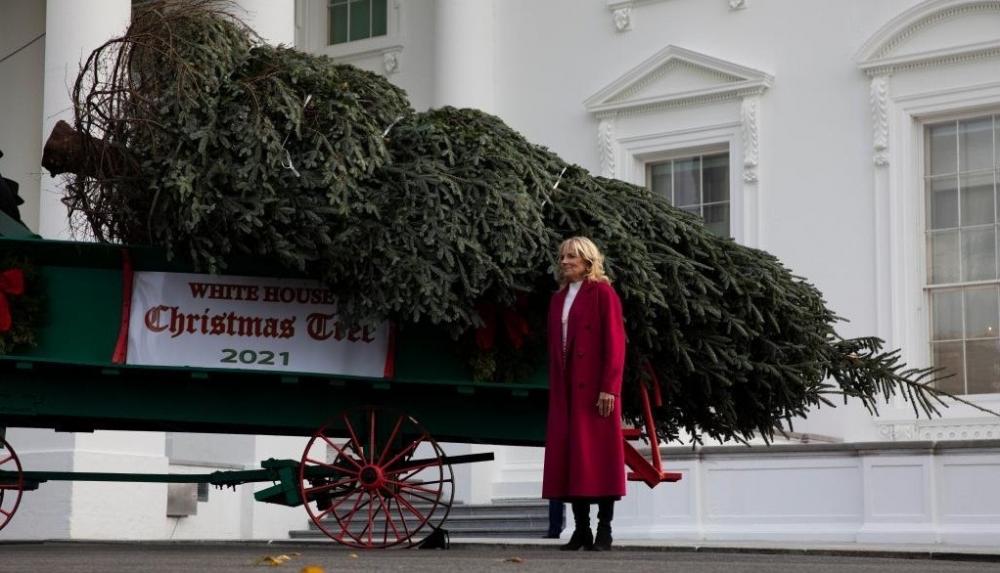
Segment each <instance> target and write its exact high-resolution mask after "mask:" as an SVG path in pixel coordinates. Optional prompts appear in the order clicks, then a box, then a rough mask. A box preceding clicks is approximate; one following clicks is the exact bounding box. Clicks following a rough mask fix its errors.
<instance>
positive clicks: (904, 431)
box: [878, 423, 917, 442]
mask: <svg viewBox="0 0 1000 573" xmlns="http://www.w3.org/2000/svg"><path fill="white" fill-rule="evenodd" d="M878 433H879V435H880V436H882V438H884V439H885V440H887V441H890V442H911V441H913V440H914V439H916V435H917V425H916V424H913V423H908V424H879V428H878Z"/></svg>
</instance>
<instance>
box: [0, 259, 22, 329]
mask: <svg viewBox="0 0 1000 573" xmlns="http://www.w3.org/2000/svg"><path fill="white" fill-rule="evenodd" d="M9 294H10V295H21V294H24V273H23V272H22V271H21V269H7V270H6V271H3V272H0V332H7V331H8V330H10V327H11V319H10V304H9V303H8V302H7V295H9Z"/></svg>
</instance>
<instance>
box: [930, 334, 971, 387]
mask: <svg viewBox="0 0 1000 573" xmlns="http://www.w3.org/2000/svg"><path fill="white" fill-rule="evenodd" d="M931 349H932V354H933V356H934V366H935V367H936V368H944V371H943V372H940V373H938V376H947V375H949V374H953V376H951V377H950V378H947V379H945V380H939V381H937V382H936V383H935V384H934V386H935V387H936V388H937V389H939V390H944V391H945V392H950V393H952V394H965V372H964V371H963V370H962V343H961V342H934V343H932V344H931Z"/></svg>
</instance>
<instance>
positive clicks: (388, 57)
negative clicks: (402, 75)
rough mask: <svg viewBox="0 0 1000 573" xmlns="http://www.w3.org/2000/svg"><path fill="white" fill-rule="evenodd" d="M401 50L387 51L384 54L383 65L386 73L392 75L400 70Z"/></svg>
mask: <svg viewBox="0 0 1000 573" xmlns="http://www.w3.org/2000/svg"><path fill="white" fill-rule="evenodd" d="M400 52H401V50H391V51H386V52H384V53H383V54H382V67H383V69H385V74H386V75H390V74H394V73H396V72H398V71H399V54H400Z"/></svg>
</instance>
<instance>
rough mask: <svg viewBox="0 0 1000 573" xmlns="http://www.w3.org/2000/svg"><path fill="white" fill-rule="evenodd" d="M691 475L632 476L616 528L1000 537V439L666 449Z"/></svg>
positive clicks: (651, 533)
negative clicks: (651, 479)
mask: <svg viewBox="0 0 1000 573" xmlns="http://www.w3.org/2000/svg"><path fill="white" fill-rule="evenodd" d="M663 455H664V460H665V462H664V465H665V466H666V467H667V468H668V469H669V470H671V471H680V472H681V473H682V474H683V478H682V480H681V481H680V482H677V483H674V484H669V483H668V484H661V485H659V486H657V487H656V488H655V489H652V490H650V489H649V488H647V487H646V486H645V485H643V484H637V483H630V484H629V490H628V495H627V496H626V497H625V498H624V499H623V500H622V501H621V502H620V505H619V508H618V509H617V510H616V517H615V521H616V523H615V531H616V536H618V537H622V538H637V539H639V538H651V539H685V540H714V541H737V540H743V541H746V540H757V541H760V540H766V541H776V542H781V541H812V542H841V543H854V542H857V543H870V544H881V543H887V544H890V543H928V544H934V543H947V544H965V545H981V546H996V545H997V543H1000V493H998V492H997V491H996V488H994V487H991V486H990V484H992V483H995V482H996V480H997V479H1000V441H998V440H988V441H985V440H984V441H965V442H962V441H954V442H928V441H917V442H907V443H887V442H883V443H877V442H873V443H864V442H862V443H854V444H834V445H830V444H811V445H779V446H772V447H770V448H766V447H753V448H746V447H706V448H701V449H699V450H696V451H694V452H692V451H691V449H689V448H665V449H664V450H663Z"/></svg>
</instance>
